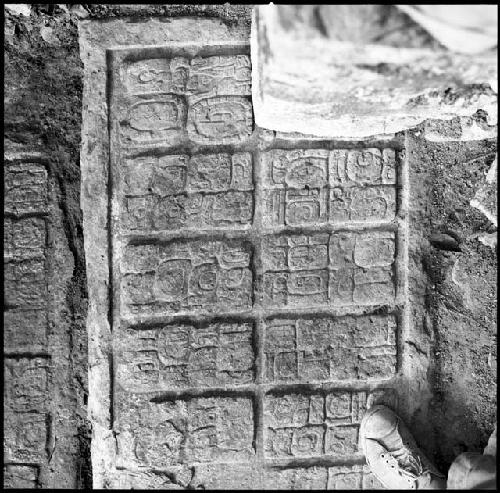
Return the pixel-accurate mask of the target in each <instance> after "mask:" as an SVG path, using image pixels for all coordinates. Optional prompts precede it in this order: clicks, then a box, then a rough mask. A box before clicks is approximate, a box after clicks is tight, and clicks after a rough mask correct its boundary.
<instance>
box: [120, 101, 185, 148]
mask: <svg viewBox="0 0 500 493" xmlns="http://www.w3.org/2000/svg"><path fill="white" fill-rule="evenodd" d="M187 111H188V109H187V103H186V101H185V99H184V98H183V97H181V96H177V95H175V94H162V95H157V96H154V97H146V96H142V97H141V96H134V97H132V98H130V100H129V101H128V106H127V108H126V110H124V113H125V114H124V115H123V117H122V118H120V123H119V132H120V140H121V143H122V145H124V146H130V145H151V144H161V143H168V144H170V145H175V144H176V143H178V140H179V139H181V138H182V136H183V134H184V132H185V126H186V115H187Z"/></svg>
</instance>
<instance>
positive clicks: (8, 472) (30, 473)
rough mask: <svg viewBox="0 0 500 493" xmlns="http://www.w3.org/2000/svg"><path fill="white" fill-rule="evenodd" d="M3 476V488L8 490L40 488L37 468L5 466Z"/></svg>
mask: <svg viewBox="0 0 500 493" xmlns="http://www.w3.org/2000/svg"><path fill="white" fill-rule="evenodd" d="M3 474H4V477H3V487H4V488H6V489H14V488H26V489H31V488H37V487H38V483H37V481H38V467H36V466H19V465H15V464H7V465H5V466H4V469H3Z"/></svg>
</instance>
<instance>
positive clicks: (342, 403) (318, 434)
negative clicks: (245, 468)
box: [264, 390, 394, 459]
mask: <svg viewBox="0 0 500 493" xmlns="http://www.w3.org/2000/svg"><path fill="white" fill-rule="evenodd" d="M391 400H392V401H394V396H393V394H392V392H391V391H388V392H387V394H385V393H384V391H378V393H367V392H360V391H353V390H339V391H331V392H326V393H312V394H298V393H290V394H285V393H280V394H268V395H266V398H265V400H264V423H265V429H264V436H265V440H264V444H265V445H264V447H265V448H264V452H265V455H266V457H270V458H271V457H276V458H290V459H292V458H293V459H295V458H301V457H304V458H306V457H320V456H323V455H327V456H335V457H337V458H339V459H344V458H352V457H353V456H355V455H356V454H359V453H360V450H359V447H358V439H359V423H360V421H361V418H362V416H363V413H364V412H365V410H366V409H367V408H369V407H370V406H371V405H373V403H374V402H383V401H385V402H387V403H389V402H390V401H391ZM392 405H393V406H394V402H392Z"/></svg>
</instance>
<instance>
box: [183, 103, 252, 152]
mask: <svg viewBox="0 0 500 493" xmlns="http://www.w3.org/2000/svg"><path fill="white" fill-rule="evenodd" d="M187 132H188V136H189V139H190V140H191V141H192V142H194V143H195V144H205V145H222V144H241V143H243V142H245V141H246V140H248V138H249V137H250V135H251V134H252V132H253V112H252V104H251V102H250V101H249V99H248V98H245V97H242V96H213V97H206V98H202V99H198V100H197V101H196V102H193V103H192V105H190V106H189V111H188V117H187Z"/></svg>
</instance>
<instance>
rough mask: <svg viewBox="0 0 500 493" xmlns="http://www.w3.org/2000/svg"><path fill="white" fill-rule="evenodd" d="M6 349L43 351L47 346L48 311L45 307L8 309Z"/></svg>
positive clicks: (5, 333) (5, 336)
mask: <svg viewBox="0 0 500 493" xmlns="http://www.w3.org/2000/svg"><path fill="white" fill-rule="evenodd" d="M3 320H4V349H5V351H20V352H25V351H33V352H37V351H43V350H45V349H46V347H47V313H46V311H45V310H44V309H35V310H28V309H26V310H6V311H4V314H3Z"/></svg>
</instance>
